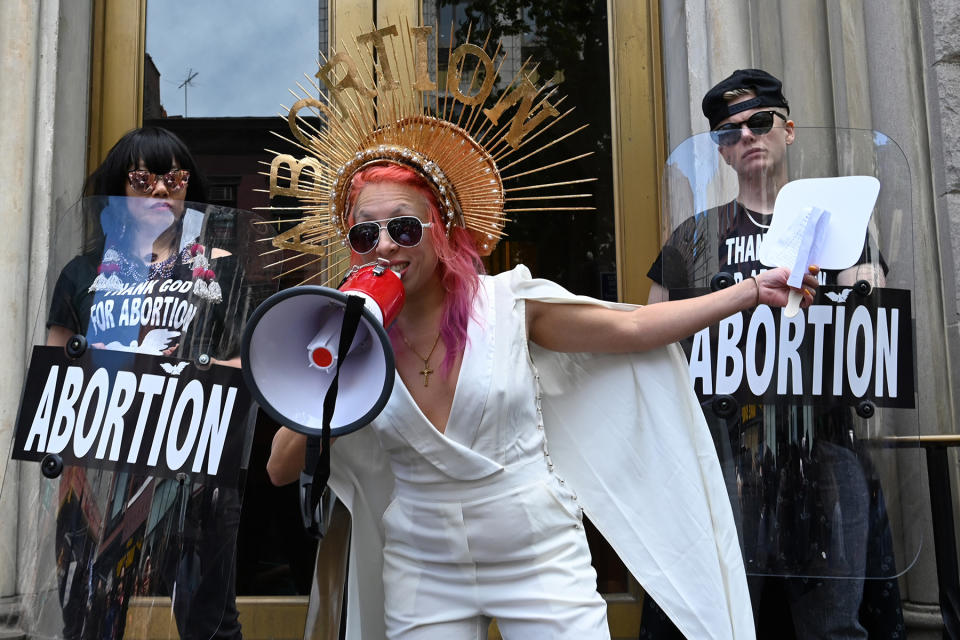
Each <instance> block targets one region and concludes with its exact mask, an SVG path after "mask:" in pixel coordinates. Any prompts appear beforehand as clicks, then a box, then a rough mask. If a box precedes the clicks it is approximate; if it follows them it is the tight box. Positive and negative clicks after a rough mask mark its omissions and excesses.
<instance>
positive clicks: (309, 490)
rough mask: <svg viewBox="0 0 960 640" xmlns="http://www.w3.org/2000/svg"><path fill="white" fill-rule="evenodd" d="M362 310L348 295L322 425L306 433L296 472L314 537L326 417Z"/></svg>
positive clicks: (326, 462) (325, 463)
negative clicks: (303, 454) (301, 466)
mask: <svg viewBox="0 0 960 640" xmlns="http://www.w3.org/2000/svg"><path fill="white" fill-rule="evenodd" d="M362 312H363V298H361V297H360V296H351V295H348V296H347V304H346V306H345V307H344V313H343V323H342V325H341V328H340V343H339V344H338V345H337V365H336V371H335V372H334V375H333V381H332V382H331V383H330V387H329V388H328V389H327V393H326V395H325V396H324V398H323V426H322V429H321V432H320V437H319V438H317V437H316V436H307V451H306V460H305V465H304V472H303V473H301V474H300V499H301V501H302V504H301V516H302V517H303V525H304V527H306V529H307V531H309V532H310V533H312V534H314V535H316V536H318V537H322V536H323V533H324V531H323V530H324V528H325V525H326V523H324V522H321V518H320V513H319V510H318V507H319V505H320V499H321V496H322V495H323V490H324V489H325V488H326V486H327V481H328V480H329V479H330V421H331V420H333V413H334V410H335V409H336V406H337V389H338V387H339V380H340V367H341V366H342V365H343V361H344V360H346V357H347V354H348V352H349V351H350V345H351V344H353V338H354V336H355V335H356V333H357V327H358V326H359V324H360V317H361V315H362Z"/></svg>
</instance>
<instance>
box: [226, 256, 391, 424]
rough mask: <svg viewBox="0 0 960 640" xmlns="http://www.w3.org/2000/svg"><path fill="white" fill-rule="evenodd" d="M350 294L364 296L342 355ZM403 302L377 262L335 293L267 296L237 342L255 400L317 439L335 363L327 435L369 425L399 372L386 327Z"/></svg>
mask: <svg viewBox="0 0 960 640" xmlns="http://www.w3.org/2000/svg"><path fill="white" fill-rule="evenodd" d="M348 296H356V297H359V298H361V299H362V300H363V306H362V308H361V310H360V322H359V325H358V326H357V332H356V335H355V336H354V338H353V342H352V343H351V345H350V347H349V349H347V352H346V353H345V354H343V353H339V344H340V331H341V328H342V327H343V324H344V322H343V320H344V315H345V313H346V310H347V306H348V305H347V300H348ZM403 300H404V290H403V284H402V283H401V282H400V276H398V275H397V274H396V273H394V272H393V271H391V270H390V269H388V268H386V267H385V266H384V265H380V264H377V265H366V266H363V267H358V268H354V270H353V271H351V273H350V274H349V275H348V276H347V278H346V279H345V280H344V282H343V284H341V285H340V287H339V289H331V288H329V287H320V286H310V285H303V286H299V287H292V288H290V289H286V290H284V291H281V292H279V293H276V294H274V295H272V296H270V297H269V298H268V299H267V300H265V301H264V302H263V303H262V304H261V305H260V306H259V307H257V309H256V311H254V313H253V316H252V317H251V319H250V322H249V323H248V324H247V327H246V329H245V330H244V334H243V343H242V345H241V358H242V363H243V365H242V366H243V375H244V379H245V380H246V382H247V385H248V386H249V387H250V390H251V391H252V392H253V395H254V397H255V398H256V400H257V402H258V403H259V404H260V406H261V407H263V409H264V410H265V411H266V412H267V413H268V414H269V415H270V416H271V417H272V418H273V419H274V420H276V421H278V422H279V423H280V424H283V425H285V426H287V427H290V428H291V429H293V430H295V431H299V432H300V433H305V434H307V435H320V433H321V431H322V429H323V400H324V397H325V396H326V393H327V390H328V389H329V388H330V386H331V384H332V382H333V379H334V376H335V375H336V373H337V369H338V364H339V381H338V390H337V401H336V409H335V411H334V414H333V417H332V419H331V421H330V433H331V435H332V436H340V435H344V434H346V433H350V432H351V431H356V430H357V429H359V428H360V427H363V426H365V425H366V424H368V423H369V422H370V421H372V420H373V419H374V418H376V417H377V415H378V414H379V413H380V412H381V411H382V410H383V407H384V406H386V404H387V400H389V398H390V394H391V392H392V391H393V382H394V376H395V373H396V371H395V368H394V360H393V347H392V346H391V344H390V338H389V337H388V336H387V331H386V328H387V327H389V326H390V325H391V324H392V323H393V321H394V320H395V319H396V317H397V314H399V313H400V309H401V308H402V307H403ZM338 359H342V360H343V362H341V363H338Z"/></svg>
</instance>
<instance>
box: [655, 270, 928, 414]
mask: <svg viewBox="0 0 960 640" xmlns="http://www.w3.org/2000/svg"><path fill="white" fill-rule="evenodd" d="M704 293H709V289H684V290H677V289H673V290H671V292H670V297H671V298H672V299H680V298H689V297H694V296H697V295H702V294H704ZM683 346H684V350H685V351H686V352H687V357H688V359H689V362H690V379H691V382H692V383H693V384H694V387H695V389H696V392H697V394H698V395H699V396H700V397H701V399H704V398H709V397H713V396H717V395H721V394H725V395H729V396H733V397H734V398H735V399H737V400H738V401H739V402H740V403H741V404H747V403H762V404H783V403H792V404H806V405H850V406H853V405H856V404H857V403H859V402H861V401H863V400H869V401H870V402H872V403H873V404H874V405H875V406H877V407H896V408H913V407H914V405H915V400H914V358H913V355H914V350H913V330H912V316H911V308H910V292H909V291H907V290H901V289H884V288H876V289H873V290H872V291H870V292H869V293H868V294H866V295H863V294H861V293H858V292H857V291H856V290H855V289H853V288H851V287H832V286H821V287H820V288H819V290H818V295H817V298H816V300H815V301H814V304H812V305H811V306H810V307H809V308H807V309H803V310H801V311H800V313H798V314H797V315H796V316H794V317H793V318H787V317H785V316H784V315H783V314H782V313H781V310H780V309H773V308H770V307H767V306H765V305H761V306H760V307H757V308H756V309H755V310H753V311H751V312H742V313H739V314H735V315H733V316H730V317H728V318H726V319H724V320H722V321H721V322H720V323H718V324H717V325H715V326H713V327H711V328H709V329H704V330H702V331H700V332H698V333H697V334H695V335H694V336H693V337H692V338H691V339H688V340H686V341H684V345H683Z"/></svg>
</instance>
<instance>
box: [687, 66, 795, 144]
mask: <svg viewBox="0 0 960 640" xmlns="http://www.w3.org/2000/svg"><path fill="white" fill-rule="evenodd" d="M735 89H749V90H751V91H753V93H754V94H755V97H754V98H751V99H750V100H744V101H743V102H738V103H737V104H735V105H733V106H731V105H729V104H727V101H726V100H724V99H723V94H724V93H726V92H727V91H733V90H735ZM756 107H783V108H784V109H786V110H787V113H788V114H789V113H790V105H789V104H787V99H786V98H784V97H783V84H782V83H781V82H780V81H779V80H777V79H776V78H774V77H773V76H772V75H770V74H769V73H767V72H766V71H764V70H763V69H737V70H736V71H734V72H733V73H731V74H730V76H729V77H727V78H725V79H724V80H721V81H720V82H719V83H717V85H716V86H714V87H713V88H712V89H710V91H707V95H705V96H703V105H702V108H703V115H705V116H706V117H707V120H709V121H710V128H711V129H714V128H715V127H716V126H717V125H718V124H720V123H721V122H722V121H724V120H726V119H727V118H729V117H730V116H732V115H733V114H735V113H740V112H741V111H746V110H747V109H754V108H756Z"/></svg>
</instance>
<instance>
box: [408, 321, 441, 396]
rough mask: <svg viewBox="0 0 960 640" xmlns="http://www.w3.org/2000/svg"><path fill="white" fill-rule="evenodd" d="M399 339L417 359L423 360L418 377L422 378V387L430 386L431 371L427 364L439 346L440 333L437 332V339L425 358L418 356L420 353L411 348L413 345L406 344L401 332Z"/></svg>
mask: <svg viewBox="0 0 960 640" xmlns="http://www.w3.org/2000/svg"><path fill="white" fill-rule="evenodd" d="M399 333H400V339H401V340H403V344H405V345H407V348H408V349H410V351H412V352H413V353H414V355H416V356H417V357H418V358H420V359H421V360H423V371H421V372H420V375H422V376H423V386H425V387H429V386H430V374H431V373H433V369H431V368H430V365H429V364H427V363H428V362H429V361H430V358H431V356H433V352H434V351H436V350H437V345H438V344H440V332H439V331H438V332H437V339H436V340H434V341H433V346H432V347H431V348H430V353H428V354H427V357H426V358H424V357H423V356H422V355H420V352H419V351H417V350H416V349H414V348H413V345H412V344H410V343H409V342H407V337H406V336H405V335H403V332H402V331H400V332H399Z"/></svg>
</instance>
